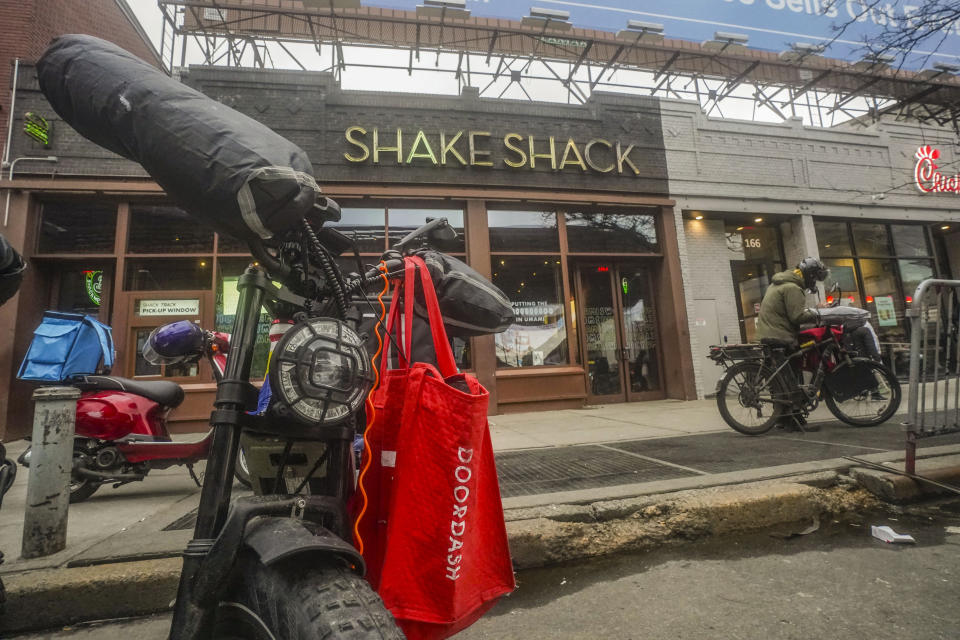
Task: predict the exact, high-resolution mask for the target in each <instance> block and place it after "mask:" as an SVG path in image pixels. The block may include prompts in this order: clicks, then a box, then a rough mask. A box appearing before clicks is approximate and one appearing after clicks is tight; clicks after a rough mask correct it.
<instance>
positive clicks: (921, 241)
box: [890, 224, 930, 257]
mask: <svg viewBox="0 0 960 640" xmlns="http://www.w3.org/2000/svg"><path fill="white" fill-rule="evenodd" d="M890 232H891V234H892V235H893V248H894V252H895V253H896V255H898V256H900V257H910V256H928V255H930V246H929V245H928V244H927V234H926V232H925V230H924V228H923V227H922V226H920V225H917V224H894V225H891V226H890Z"/></svg>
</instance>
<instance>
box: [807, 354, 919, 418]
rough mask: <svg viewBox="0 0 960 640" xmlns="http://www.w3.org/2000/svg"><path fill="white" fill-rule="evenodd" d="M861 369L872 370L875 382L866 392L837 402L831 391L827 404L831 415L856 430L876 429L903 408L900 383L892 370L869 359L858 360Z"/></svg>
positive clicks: (868, 386) (827, 397)
mask: <svg viewBox="0 0 960 640" xmlns="http://www.w3.org/2000/svg"><path fill="white" fill-rule="evenodd" d="M853 362H854V363H855V364H856V366H857V367H861V368H863V369H864V370H865V371H866V370H869V373H867V375H869V376H871V377H872V380H871V381H870V382H869V384H868V385H866V390H865V391H862V392H861V393H858V394H857V395H855V396H852V397H850V398H847V399H845V400H837V399H836V398H834V397H833V394H831V393H830V392H829V391H826V392H825V393H824V394H823V395H824V401H825V402H826V403H827V408H828V409H830V413H832V414H833V415H835V416H836V417H837V418H838V419H840V420H842V421H843V422H846V423H847V424H849V425H853V426H854V427H875V426H877V425H879V424H883V423H884V422H886V421H887V420H889V419H890V418H892V417H893V414H895V413H896V412H897V409H899V408H900V399H901V391H900V382H898V381H897V378H896V376H894V375H893V372H891V371H890V370H889V369H887V368H886V367H885V366H883V365H882V364H880V363H879V362H874V361H873V360H869V359H867V358H854V359H853Z"/></svg>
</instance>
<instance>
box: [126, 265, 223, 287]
mask: <svg viewBox="0 0 960 640" xmlns="http://www.w3.org/2000/svg"><path fill="white" fill-rule="evenodd" d="M212 269H213V259H212V258H130V259H128V260H127V268H126V274H125V276H124V279H123V286H124V289H126V290H127V291H193V290H198V289H202V290H207V291H209V290H210V284H211V281H212V280H211V272H212Z"/></svg>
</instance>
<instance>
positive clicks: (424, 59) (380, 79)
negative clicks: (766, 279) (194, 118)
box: [127, 0, 819, 125]
mask: <svg viewBox="0 0 960 640" xmlns="http://www.w3.org/2000/svg"><path fill="white" fill-rule="evenodd" d="M741 1H742V0H741ZM127 3H128V4H129V6H130V8H131V9H132V10H133V12H134V13H135V14H136V16H137V18H138V19H139V20H140V23H141V25H143V28H144V30H145V31H146V33H147V35H148V36H149V37H150V39H151V40H152V41H153V43H154V46H156V47H158V48H159V43H160V34H161V29H162V26H163V17H162V14H161V12H160V8H159V7H158V6H157V0H127ZM189 42H190V41H188V43H189ZM190 44H192V43H190ZM190 44H188V49H187V64H200V63H202V62H203V57H202V55H200V52H199V50H198V49H196V48H194V49H193V50H192V51H191V48H190ZM288 49H290V50H292V51H294V53H295V54H296V55H297V56H298V59H299V60H300V61H301V62H302V63H303V64H304V65H305V66H306V67H307V68H308V69H311V70H314V69H315V70H323V69H324V68H325V67H327V66H329V64H330V62H331V58H330V53H331V49H330V47H327V46H325V47H323V50H322V52H321V55H320V56H318V55H317V54H316V53H315V51H314V50H313V47H312V46H311V45H308V44H304V45H288ZM270 55H271V57H272V62H273V65H272V66H274V67H277V68H287V69H297V68H299V67H298V66H297V65H296V63H294V61H293V60H292V59H291V58H290V56H288V55H287V54H285V53H284V52H283V51H282V50H281V49H280V48H279V47H276V46H271V47H270ZM408 56H409V51H408V50H371V49H366V48H356V47H345V48H344V58H345V59H346V61H347V62H348V67H347V70H346V72H345V73H344V74H343V77H342V79H341V86H342V87H343V88H344V89H351V90H371V89H376V90H378V91H399V92H416V93H433V94H447V95H451V94H457V93H458V91H459V83H458V81H457V79H456V77H455V76H454V74H453V73H452V71H453V70H454V69H455V68H456V66H457V55H456V54H452V53H451V54H444V56H441V58H440V60H439V64H437V62H438V61H437V60H436V55H435V54H429V53H426V52H424V54H423V55H422V56H421V60H420V61H419V63H415V65H416V64H419V65H420V67H421V68H422V69H423V70H422V71H414V72H413V74H409V75H408V74H407V72H406V70H405V69H402V70H382V69H371V68H363V67H360V66H349V63H351V62H352V63H361V64H386V63H389V64H393V65H397V66H399V67H405V66H406V64H407V61H408ZM485 58H486V56H484V55H476V56H471V68H472V69H473V71H474V72H480V73H474V75H473V76H472V78H471V84H473V85H474V86H477V87H479V88H480V89H481V90H482V91H484V93H483V95H484V96H485V97H494V98H496V97H501V98H505V99H517V100H525V99H529V98H533V99H535V100H547V101H551V102H573V103H576V100H573V99H571V98H570V96H569V93H568V92H567V91H566V90H565V89H564V88H562V87H561V86H560V84H559V83H558V82H555V81H553V80H537V79H535V78H530V77H529V76H531V75H533V76H536V75H542V76H545V77H549V76H550V75H551V74H550V72H549V71H548V70H547V69H545V68H543V67H539V68H538V67H537V65H536V64H533V65H531V66H530V67H529V68H528V69H527V70H526V72H525V78H524V81H523V86H522V87H521V86H520V85H519V84H517V83H511V82H510V80H509V74H506V75H504V76H501V77H500V78H499V79H497V80H495V81H492V82H491V79H492V77H493V72H494V71H495V69H496V64H497V62H498V61H497V60H492V61H491V62H492V65H491V66H489V67H488V66H487V65H486V64H485ZM176 62H177V63H179V62H180V61H179V52H178V54H177V60H176ZM248 64H249V63H248ZM517 66H518V67H519V65H517ZM555 66H557V65H555ZM560 66H561V67H562V66H563V65H560ZM436 69H449V70H450V72H449V73H436V71H435V70H436ZM484 71H485V72H487V74H488V75H487V76H484V75H481V74H482V72H484ZM649 75H650V74H649V73H647V72H637V71H630V70H624V69H618V70H615V71H614V72H613V73H608V75H607V77H606V80H607V81H610V82H616V83H620V84H625V85H630V84H635V85H643V84H649V82H650V80H649V78H647V77H646V76H649ZM577 76H578V79H579V80H580V81H581V83H582V84H584V85H586V84H587V83H588V82H589V78H588V74H587V70H586V65H583V66H582V67H581V69H580V72H579V73H578V74H577ZM642 76H643V77H642ZM712 83H713V85H715V86H711V85H710V84H709V83H707V85H708V86H707V87H706V88H707V90H709V89H710V88H720V87H721V83H720V81H712ZM702 88H703V87H702ZM607 90H610V89H607ZM623 90H624V91H626V89H623ZM634 92H635V93H642V94H644V95H649V90H646V91H641V90H637V91H634ZM752 92H753V88H752V87H751V86H750V85H748V84H747V83H743V84H741V85H740V86H739V87H737V89H736V90H735V91H734V93H733V95H732V97H733V98H734V99H727V100H724V101H723V102H722V103H721V104H720V105H718V106H719V109H717V108H712V109H710V115H711V116H714V117H717V116H720V117H726V118H738V119H745V120H751V119H756V120H763V121H770V122H777V121H779V118H778V117H776V115H774V114H773V112H770V111H768V110H765V109H762V108H761V109H759V110H756V111H755V110H754V103H753V99H752ZM528 96H529V98H528ZM737 98H739V99H737ZM707 106H708V107H709V106H710V105H707ZM798 115H801V116H802V117H803V118H804V122H805V123H806V124H808V125H810V124H819V123H811V122H810V117H809V114H808V113H807V112H806V111H805V110H804V111H799V110H798Z"/></svg>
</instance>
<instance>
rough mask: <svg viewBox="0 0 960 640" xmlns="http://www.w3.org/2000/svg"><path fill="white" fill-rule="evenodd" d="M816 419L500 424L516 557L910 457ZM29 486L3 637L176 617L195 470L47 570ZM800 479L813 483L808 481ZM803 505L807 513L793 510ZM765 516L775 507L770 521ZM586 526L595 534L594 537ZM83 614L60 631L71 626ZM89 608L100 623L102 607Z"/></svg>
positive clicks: (588, 416) (638, 413)
mask: <svg viewBox="0 0 960 640" xmlns="http://www.w3.org/2000/svg"><path fill="white" fill-rule="evenodd" d="M812 417H813V419H814V420H827V422H825V423H824V424H823V426H822V430H821V431H819V432H811V433H806V434H796V433H783V432H778V431H774V432H771V434H769V435H767V436H765V437H757V438H750V437H746V436H742V435H740V434H737V433H735V432H733V431H732V430H731V429H730V428H729V427H727V426H726V424H725V423H724V422H723V421H722V419H721V418H720V417H719V415H718V413H717V410H716V404H715V403H714V401H712V400H703V401H692V402H682V401H670V400H666V401H658V402H647V403H642V404H617V405H604V406H596V407H587V408H583V409H576V410H562V411H548V412H538V413H526V414H513V415H501V416H493V417H492V418H491V419H490V426H491V432H492V437H493V443H494V449H495V451H496V454H497V466H498V471H499V475H500V482H501V493H502V495H503V502H504V508H505V510H506V511H507V520H508V530H509V531H510V535H511V548H512V549H513V550H514V557H515V560H516V561H517V563H518V565H520V566H532V565H534V564H538V563H544V562H552V561H558V560H563V559H568V558H572V557H576V556H577V554H580V553H594V552H595V551H593V550H589V549H588V550H584V549H583V548H580V549H575V548H574V546H573V545H570V544H566V543H565V542H564V541H565V540H566V539H567V538H569V537H570V536H574V535H575V536H583V535H587V534H589V535H588V537H589V536H594V539H593V543H594V544H596V537H597V536H598V535H599V536H600V537H602V536H603V535H605V533H604V532H603V531H602V530H601V529H598V527H602V526H603V523H604V522H607V521H610V519H611V518H623V517H625V516H624V514H627V513H634V514H636V513H640V512H642V511H643V510H644V509H646V508H647V507H649V505H650V504H651V501H659V502H660V503H662V504H667V503H670V504H674V505H677V504H681V503H684V504H685V502H684V501H686V503H689V501H690V500H695V501H696V504H697V509H699V510H701V511H703V513H709V512H710V509H712V508H715V509H717V510H718V511H717V514H718V515H716V517H717V518H721V519H723V521H724V522H725V523H726V524H724V525H723V526H729V523H730V522H731V521H732V520H731V518H732V519H738V518H739V519H740V520H743V522H742V526H744V527H749V526H750V525H751V522H748V521H746V520H744V518H747V517H749V518H755V519H756V523H757V524H758V526H759V525H762V524H770V523H771V522H774V521H775V520H781V521H789V520H791V519H797V518H799V517H806V516H807V515H809V513H811V510H813V511H814V512H816V510H817V509H820V510H822V509H824V508H827V507H825V506H824V505H829V504H833V503H832V502H830V501H831V500H834V499H835V498H833V497H824V495H821V494H815V493H814V492H813V491H812V490H811V489H810V486H809V485H810V484H811V483H813V484H819V485H821V486H826V485H829V484H830V482H831V478H832V482H833V484H834V485H835V484H836V478H837V474H838V473H840V474H846V473H848V471H849V470H850V468H851V467H853V466H855V465H854V464H853V463H852V462H850V461H848V460H844V459H843V456H845V455H853V456H857V457H861V458H865V459H868V460H871V461H873V462H878V463H896V461H900V460H902V459H903V448H904V435H903V431H902V427H901V426H900V424H899V421H900V420H902V416H898V417H895V418H894V419H893V420H891V421H890V422H889V423H888V424H886V425H882V426H881V427H875V428H868V429H856V428H853V427H849V426H846V425H842V424H840V423H837V422H835V421H834V420H832V416H830V414H829V413H821V411H820V410H818V412H817V413H815V414H814V416H812ZM25 444H26V443H24V442H22V441H21V442H14V443H10V444H9V445H8V453H9V455H11V456H12V457H15V456H17V455H19V453H20V452H21V451H22V450H23V447H24V446H25ZM919 453H920V457H921V460H920V465H919V468H920V472H921V473H926V472H927V471H928V470H932V469H934V468H944V467H950V468H955V467H956V466H957V464H958V462H960V458H953V457H951V456H953V455H960V434H950V435H946V436H939V437H937V438H933V439H931V440H929V441H921V443H920V450H919ZM901 468H902V465H901ZM198 470H199V469H198ZM812 474H820V475H819V476H816V478H814V475H812ZM27 476H28V471H27V470H26V469H21V470H20V473H19V474H18V476H17V480H16V483H15V484H14V486H13V488H12V489H11V490H10V492H9V493H8V494H7V496H6V497H5V498H4V502H3V507H2V510H0V550H3V551H4V553H5V554H6V563H5V564H3V565H0V576H3V578H4V580H5V581H6V582H7V585H8V590H9V591H10V598H11V607H9V608H8V614H7V616H6V617H4V618H0V631H3V630H13V629H24V628H31V625H30V624H29V623H30V622H32V621H24V620H13V619H12V618H13V617H14V612H15V611H20V612H21V616H19V617H22V615H23V612H24V611H26V610H27V608H29V607H30V606H35V605H30V604H29V603H30V602H39V601H42V599H43V598H44V597H46V598H48V599H49V598H50V597H56V598H59V602H61V603H63V602H64V601H65V599H66V600H70V599H73V598H74V596H75V595H76V596H77V597H80V596H79V595H77V594H83V593H85V592H91V591H96V592H97V593H98V594H99V596H100V597H101V599H102V600H103V602H101V605H100V606H101V607H103V610H104V611H108V612H112V613H113V614H114V615H121V614H126V615H132V614H134V613H141V612H144V611H146V610H158V609H163V608H165V607H166V606H167V604H168V603H169V599H170V594H172V593H175V589H176V580H177V574H178V568H179V554H180V552H181V551H182V550H183V548H184V547H185V545H186V543H187V542H188V541H189V539H190V537H191V535H192V529H193V520H194V511H195V509H196V505H197V503H198V499H199V489H198V488H197V487H196V486H195V485H194V483H193V481H192V480H191V479H190V477H189V475H188V474H187V472H186V470H185V469H183V468H179V467H175V468H171V469H167V470H163V471H154V472H151V474H150V475H149V476H148V477H147V479H146V480H145V481H143V482H140V483H133V484H129V485H125V486H123V487H120V488H119V489H113V488H111V487H109V486H105V487H102V488H101V489H100V490H99V491H98V492H97V493H96V494H95V495H94V496H93V497H92V498H90V499H89V500H87V501H86V502H84V503H81V504H77V505H71V508H70V517H69V524H68V530H67V548H66V549H65V550H64V551H62V552H60V553H58V554H55V555H53V556H49V557H47V558H39V559H33V560H23V559H21V558H20V557H19V555H20V553H19V550H20V545H21V536H22V528H23V511H24V501H25V497H26V483H27ZM799 476H804V477H805V478H806V480H804V483H805V484H804V483H800V484H798V483H797V482H796V478H797V477H799ZM810 478H814V480H810ZM784 479H786V480H784ZM941 479H942V478H941ZM958 479H960V476H958ZM238 489H239V486H238ZM844 491H847V489H844ZM705 496H706V497H705ZM710 500H714V503H710ZM747 503H749V504H752V505H755V506H754V507H753V508H752V509H753V510H752V511H751V509H750V508H747V509H746V510H744V508H745V507H744V505H745V504H747ZM709 504H714V506H713V507H711V506H709ZM791 504H795V505H796V510H793V511H791V510H790V509H789V508H787V507H785V505H787V506H789V505H791ZM611 505H615V506H613V507H612V506H611ZM705 505H707V506H705ZM756 505H768V507H764V509H766V511H764V510H763V509H761V510H759V511H758V510H757V508H756ZM611 509H612V510H611ZM544 510H546V511H544ZM612 513H615V515H610V514H612ZM604 514H607V515H604ZM744 514H750V515H749V516H747V515H744ZM632 517H633V518H634V519H636V518H637V516H636V515H634V516H632ZM710 517H713V516H710ZM618 522H620V520H618ZM572 523H581V524H583V526H588V527H592V528H591V529H589V531H587V532H586V534H585V533H584V531H580V530H577V529H576V527H575V526H573V524H572ZM584 523H585V524H584ZM660 524H663V523H660ZM720 528H722V527H720ZM717 530H719V529H717ZM621 534H623V528H622V527H619V528H618V535H621ZM661 534H662V535H670V534H669V533H668V532H666V533H665V532H660V533H658V534H657V535H661ZM630 535H632V536H641V537H642V536H644V535H649V533H644V532H638V533H635V534H630ZM558 536H559V537H558ZM622 544H632V545H634V547H632V548H635V547H636V545H637V544H641V542H638V541H637V539H632V540H631V541H628V542H626V543H625V542H623V541H621V540H618V541H609V545H608V547H609V549H610V550H611V551H616V550H619V549H621V548H622V546H619V545H622ZM604 548H607V547H604ZM564 549H566V551H564ZM598 552H603V548H601V549H600V551H598ZM558 554H559V555H558ZM564 554H566V555H564ZM78 581H79V584H78ZM109 594H113V595H109ZM17 598H19V600H17ZM128 600H129V602H128ZM17 602H19V605H22V606H19V605H18V604H17ZM69 608H70V607H69V606H67V607H66V608H65V609H64V612H63V616H61V617H59V618H58V617H56V615H54V617H53V618H51V622H50V624H51V625H56V624H62V623H65V622H66V621H69V620H70V619H71V618H70V616H69V615H67V613H66V609H69ZM86 610H87V611H91V614H92V615H93V614H94V612H95V610H96V607H93V610H91V609H90V608H89V607H88V608H87V609H86ZM37 613H39V611H37ZM73 615H74V616H75V615H76V614H73ZM24 625H26V626H24ZM33 625H34V626H33V627H32V628H37V626H36V623H35V622H33Z"/></svg>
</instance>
